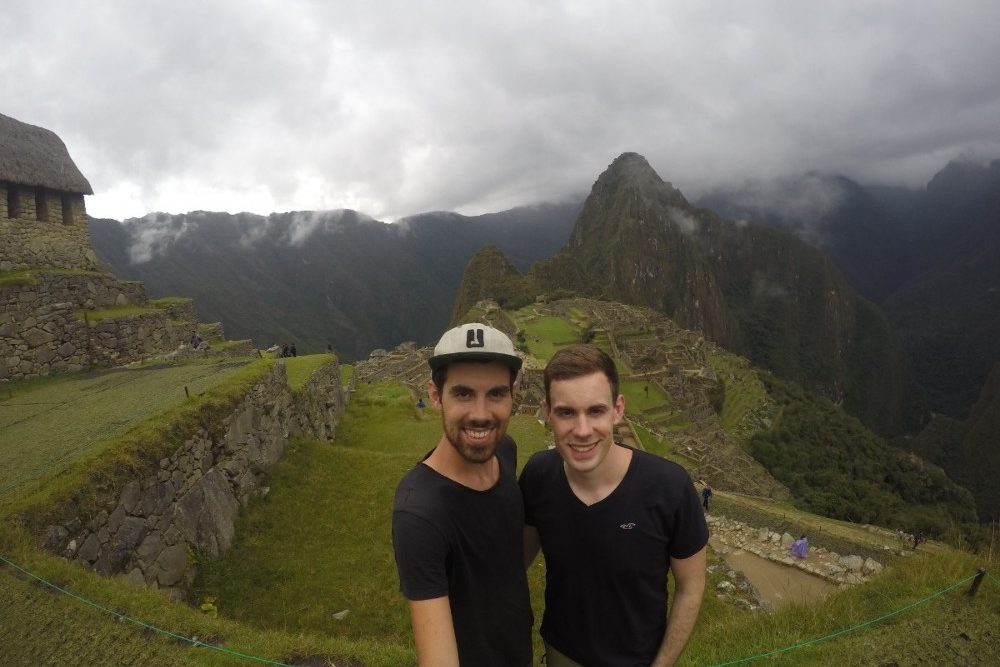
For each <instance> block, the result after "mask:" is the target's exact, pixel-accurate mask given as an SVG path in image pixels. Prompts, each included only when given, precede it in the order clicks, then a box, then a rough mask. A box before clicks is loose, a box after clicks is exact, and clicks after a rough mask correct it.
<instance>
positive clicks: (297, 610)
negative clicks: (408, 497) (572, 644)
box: [197, 382, 549, 650]
mask: <svg viewBox="0 0 1000 667" xmlns="http://www.w3.org/2000/svg"><path fill="white" fill-rule="evenodd" d="M380 422H387V423H389V424H390V425H391V428H390V429H388V430H385V431H383V430H382V429H381V428H379V426H380ZM508 432H509V433H510V434H511V436H512V437H514V438H515V440H516V441H517V442H518V446H519V447H518V450H519V456H518V461H519V464H520V465H523V463H524V462H525V461H526V460H527V458H528V456H530V454H531V453H533V452H535V451H538V450H540V449H544V448H545V447H546V446H547V443H548V440H549V435H548V432H547V431H546V429H545V427H544V426H543V425H541V424H539V422H538V421H537V420H536V419H534V418H531V417H526V416H517V417H514V418H513V419H512V420H511V424H510V427H509V429H508ZM440 435H441V424H440V418H439V413H438V412H437V411H436V410H434V409H433V408H426V409H424V410H420V409H419V408H415V407H414V405H413V402H412V401H411V399H410V396H409V393H408V392H407V391H406V389H405V387H403V386H402V385H400V384H397V383H391V382H386V383H380V384H376V385H371V386H370V385H359V387H358V392H357V395H356V396H355V398H354V400H353V401H352V403H351V405H350V406H349V407H348V410H347V414H345V415H344V421H343V422H342V425H341V428H340V429H339V430H338V436H337V441H336V443H335V444H333V445H331V444H329V443H317V442H311V441H296V442H294V443H293V444H292V445H290V447H289V448H288V449H287V450H286V452H285V455H284V456H283V458H282V460H281V461H280V462H279V463H278V465H277V466H276V467H275V468H274V471H273V473H272V478H271V488H272V491H271V493H270V494H269V495H268V496H267V497H265V498H263V499H259V500H255V501H253V502H251V505H250V507H249V508H248V510H247V511H246V512H244V514H242V515H241V517H240V519H239V523H238V525H237V530H236V535H237V538H236V542H235V544H234V546H233V548H232V549H231V550H230V552H229V553H228V554H227V555H226V556H225V557H224V558H223V559H222V560H219V561H215V562H210V563H205V564H204V566H203V568H202V573H201V576H200V578H199V580H198V583H197V589H198V595H199V596H211V597H214V598H215V600H216V601H215V604H216V606H217V607H218V608H219V609H220V611H221V613H222V614H223V615H226V616H229V617H232V618H235V619H238V620H241V621H244V622H246V623H250V624H253V625H259V626H260V627H266V628H271V629H280V630H282V631H289V632H298V631H305V632H317V633H322V634H325V635H330V636H335V637H344V638H373V639H376V640H378V641H380V642H385V643H387V644H390V645H393V646H399V647H404V648H406V649H407V650H409V649H408V647H409V641H410V639H409V637H410V621H409V612H408V610H407V606H406V603H405V600H404V598H403V597H402V595H401V594H400V593H399V592H398V590H397V579H396V569H395V562H394V560H393V553H392V543H391V535H390V522H391V512H390V508H391V506H392V496H393V493H394V491H395V487H396V484H397V482H398V481H399V479H400V478H401V477H402V476H403V474H405V472H406V471H407V470H409V469H410V468H411V467H412V466H413V465H415V464H416V463H417V461H419V459H420V458H422V457H423V455H424V454H426V453H427V452H428V451H430V449H431V448H433V447H434V445H436V444H437V442H438V439H439V438H440ZM307 515H308V516H311V517H314V520H310V521H309V522H303V521H301V517H302V516H307ZM532 573H533V576H534V577H535V578H536V579H537V582H536V583H538V582H540V581H541V579H538V577H542V576H543V575H544V566H543V565H537V564H536V566H534V567H533V568H532ZM535 590H536V596H535V597H536V599H535V603H536V605H537V608H538V609H539V610H540V608H541V606H540V605H541V590H540V586H535ZM261 595H266V596H267V600H268V603H267V604H261ZM345 609H349V610H350V613H349V614H348V615H347V617H346V618H345V619H343V620H337V619H335V618H334V617H333V614H335V613H338V612H340V611H343V610H345Z"/></svg>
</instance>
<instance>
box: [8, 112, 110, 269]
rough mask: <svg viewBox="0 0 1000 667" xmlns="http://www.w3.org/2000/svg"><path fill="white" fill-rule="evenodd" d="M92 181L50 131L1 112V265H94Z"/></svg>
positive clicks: (91, 267) (95, 260)
mask: <svg viewBox="0 0 1000 667" xmlns="http://www.w3.org/2000/svg"><path fill="white" fill-rule="evenodd" d="M93 193H94V191H93V190H92V189H91V187H90V183H89V182H87V179H86V178H84V176H83V174H81V173H80V170H79V169H78V168H77V166H76V164H74V163H73V159H72V158H71V157H70V156H69V152H68V151H67V150H66V145H65V144H63V142H62V140H60V139H59V137H58V136H56V134H55V133H54V132H51V131H50V130H46V129H45V128H41V127H36V126H34V125H28V124H27V123H22V122H20V121H18V120H14V119H13V118H10V117H9V116H4V115H2V114H0V271H10V270H17V269H24V268H31V267H41V266H48V267H55V268H65V269H85V270H86V269H95V268H97V258H96V257H95V256H94V253H93V251H92V250H91V247H90V239H89V236H88V234H87V222H86V208H85V203H84V199H83V197H84V195H90V194H93Z"/></svg>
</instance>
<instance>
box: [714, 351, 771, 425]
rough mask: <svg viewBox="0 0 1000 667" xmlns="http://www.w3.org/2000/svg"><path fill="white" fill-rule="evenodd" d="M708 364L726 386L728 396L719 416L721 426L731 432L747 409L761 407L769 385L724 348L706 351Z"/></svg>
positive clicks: (726, 395)
mask: <svg viewBox="0 0 1000 667" xmlns="http://www.w3.org/2000/svg"><path fill="white" fill-rule="evenodd" d="M706 357H707V359H708V363H709V365H710V366H711V367H712V369H713V370H714V371H715V373H716V375H717V376H718V378H719V381H721V382H722V383H723V386H724V387H725V399H724V400H723V402H722V412H721V413H720V415H719V419H720V420H721V421H722V428H724V429H725V430H726V431H729V432H732V431H733V429H734V428H735V427H736V425H737V424H739V422H740V420H741V419H743V417H744V415H746V413H747V412H749V411H751V410H753V409H755V408H758V407H760V406H761V405H762V404H763V403H764V402H765V400H766V399H767V387H765V386H764V383H763V382H762V381H761V379H760V378H759V377H758V376H757V373H756V372H755V371H754V370H753V369H752V368H750V367H748V366H747V365H746V363H745V362H744V363H741V360H740V359H739V357H736V356H734V355H732V354H730V353H728V352H725V351H723V350H718V349H716V350H708V351H707V352H706Z"/></svg>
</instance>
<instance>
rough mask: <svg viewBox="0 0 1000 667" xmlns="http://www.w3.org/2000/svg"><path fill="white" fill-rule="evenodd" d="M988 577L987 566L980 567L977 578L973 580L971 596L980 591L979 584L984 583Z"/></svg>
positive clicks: (970, 590)
mask: <svg viewBox="0 0 1000 667" xmlns="http://www.w3.org/2000/svg"><path fill="white" fill-rule="evenodd" d="M985 577H986V568H985V567H981V568H979V572H977V573H976V578H975V579H973V580H972V587H971V588H970V589H969V597H970V598H971V597H975V596H976V593H978V592H979V584H981V583H983V579H984V578H985Z"/></svg>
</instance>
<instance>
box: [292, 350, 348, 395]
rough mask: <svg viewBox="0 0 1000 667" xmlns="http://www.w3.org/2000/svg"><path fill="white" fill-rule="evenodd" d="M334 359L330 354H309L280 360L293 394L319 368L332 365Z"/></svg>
mask: <svg viewBox="0 0 1000 667" xmlns="http://www.w3.org/2000/svg"><path fill="white" fill-rule="evenodd" d="M335 360H336V357H335V356H334V355H332V354H326V353H323V354H309V355H305V356H301V357H288V358H285V359H282V360H281V363H283V364H284V365H285V372H286V373H287V374H288V386H289V387H290V388H291V390H292V391H293V392H298V391H301V390H302V388H303V387H305V386H306V382H308V381H309V377H310V376H311V375H312V374H313V373H314V372H315V371H316V370H317V369H318V368H320V367H321V366H325V365H326V364H329V363H332V362H333V361H335Z"/></svg>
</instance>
